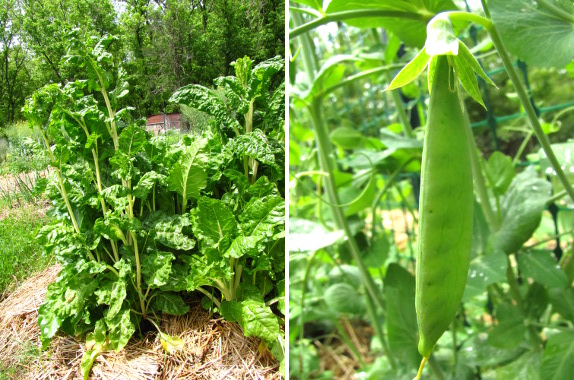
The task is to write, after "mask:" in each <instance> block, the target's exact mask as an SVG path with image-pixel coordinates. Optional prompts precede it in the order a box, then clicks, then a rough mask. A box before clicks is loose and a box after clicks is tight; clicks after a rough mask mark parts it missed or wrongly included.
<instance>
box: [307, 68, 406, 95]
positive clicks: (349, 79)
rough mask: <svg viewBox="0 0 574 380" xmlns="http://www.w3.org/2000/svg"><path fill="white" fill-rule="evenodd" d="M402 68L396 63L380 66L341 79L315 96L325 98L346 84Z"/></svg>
mask: <svg viewBox="0 0 574 380" xmlns="http://www.w3.org/2000/svg"><path fill="white" fill-rule="evenodd" d="M404 66H405V65H404V64H402V63H396V64H392V65H387V66H381V67H376V68H374V69H370V70H365V71H362V72H360V73H358V74H355V75H351V76H348V77H347V78H345V79H343V80H342V81H340V82H337V83H335V84H334V85H332V86H329V87H327V88H325V89H324V90H322V91H320V92H319V93H317V96H321V97H322V96H325V95H327V94H329V93H331V92H333V91H335V90H337V89H339V88H341V87H344V86H346V85H348V84H351V83H354V82H356V81H358V80H361V79H364V78H368V77H370V76H371V75H375V74H381V73H388V72H390V71H393V70H397V69H401V68H403V67H404ZM390 92H391V93H392V92H394V91H390Z"/></svg>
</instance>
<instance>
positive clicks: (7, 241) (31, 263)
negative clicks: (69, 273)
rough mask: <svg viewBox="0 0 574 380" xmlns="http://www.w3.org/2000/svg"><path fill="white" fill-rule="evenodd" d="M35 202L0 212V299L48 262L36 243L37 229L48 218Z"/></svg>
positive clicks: (48, 263) (44, 266)
mask: <svg viewBox="0 0 574 380" xmlns="http://www.w3.org/2000/svg"><path fill="white" fill-rule="evenodd" d="M39 208H41V207H40V206H38V205H35V204H30V203H28V204H25V205H22V206H21V207H19V208H16V209H11V210H9V212H6V208H4V209H3V210H1V211H2V213H0V215H2V216H0V218H2V217H3V219H1V220H0V300H2V299H3V298H4V297H5V296H6V295H7V294H8V293H9V292H11V291H13V290H14V289H15V288H16V287H17V286H18V285H20V284H21V283H22V282H23V281H24V280H26V279H27V278H28V277H30V276H31V275H32V274H34V273H36V272H38V271H41V270H43V269H45V268H46V267H47V266H49V265H50V259H49V258H46V257H44V256H43V255H42V247H41V246H40V245H39V244H37V243H36V239H35V238H36V232H37V231H38V229H39V228H40V227H41V226H43V225H44V224H45V223H46V222H47V221H48V220H49V218H48V217H46V216H45V215H43V214H42V213H40V212H39V211H38V209H39Z"/></svg>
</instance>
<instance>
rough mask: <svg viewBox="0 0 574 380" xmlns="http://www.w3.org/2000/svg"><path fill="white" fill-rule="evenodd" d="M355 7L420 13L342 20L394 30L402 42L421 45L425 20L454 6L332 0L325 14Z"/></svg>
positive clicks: (430, 1)
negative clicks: (399, 16)
mask: <svg viewBox="0 0 574 380" xmlns="http://www.w3.org/2000/svg"><path fill="white" fill-rule="evenodd" d="M355 9H357V10H358V9H377V10H392V11H401V12H407V13H411V14H413V15H414V16H417V15H418V16H420V19H415V20H411V19H407V18H395V17H369V18H358V19H350V20H345V22H346V23H347V24H349V25H352V26H356V27H359V28H377V27H381V28H385V29H388V30H390V31H391V32H393V33H395V34H396V35H397V36H398V37H399V38H400V39H401V40H402V41H403V42H404V43H405V44H407V45H410V46H416V47H421V46H422V45H423V43H424V41H425V36H426V25H427V22H428V21H429V20H430V19H431V18H432V15H434V14H437V13H440V12H444V11H449V10H456V6H455V5H454V3H453V2H452V1H451V0H413V1H394V0H379V1H370V0H353V1H346V0H332V1H331V2H330V3H329V6H328V7H327V9H326V13H327V14H330V13H334V12H342V11H349V10H355Z"/></svg>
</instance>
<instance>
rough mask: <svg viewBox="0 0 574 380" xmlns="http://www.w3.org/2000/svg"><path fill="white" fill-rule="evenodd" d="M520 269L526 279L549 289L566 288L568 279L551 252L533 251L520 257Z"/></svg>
mask: <svg viewBox="0 0 574 380" xmlns="http://www.w3.org/2000/svg"><path fill="white" fill-rule="evenodd" d="M518 267H519V268H520V270H521V271H522V274H523V275H524V276H526V277H530V278H532V279H534V280H535V281H536V282H538V283H540V284H542V285H544V286H547V287H549V288H565V287H566V286H568V277H566V274H564V272H562V271H561V270H560V268H559V267H558V263H557V262H556V259H555V258H554V256H553V255H552V253H551V252H546V251H533V252H527V253H521V254H519V255H518Z"/></svg>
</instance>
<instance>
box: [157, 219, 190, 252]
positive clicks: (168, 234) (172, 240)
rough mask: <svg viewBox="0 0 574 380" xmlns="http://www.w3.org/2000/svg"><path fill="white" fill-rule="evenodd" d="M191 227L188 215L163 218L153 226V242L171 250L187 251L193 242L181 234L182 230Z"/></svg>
mask: <svg viewBox="0 0 574 380" xmlns="http://www.w3.org/2000/svg"><path fill="white" fill-rule="evenodd" d="M189 225H191V220H190V218H189V215H188V214H185V215H171V216H167V215H165V216H163V217H162V218H161V220H159V221H158V222H157V223H156V224H155V225H154V229H155V241H156V242H158V243H160V244H163V245H165V246H166V247H170V248H173V249H179V250H184V251H189V250H190V249H192V248H193V247H195V241H194V240H192V239H191V238H190V237H189V236H187V235H185V234H184V233H183V228H184V227H187V226H189Z"/></svg>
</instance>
